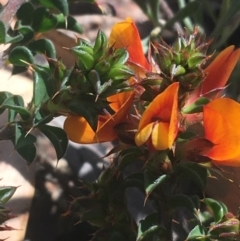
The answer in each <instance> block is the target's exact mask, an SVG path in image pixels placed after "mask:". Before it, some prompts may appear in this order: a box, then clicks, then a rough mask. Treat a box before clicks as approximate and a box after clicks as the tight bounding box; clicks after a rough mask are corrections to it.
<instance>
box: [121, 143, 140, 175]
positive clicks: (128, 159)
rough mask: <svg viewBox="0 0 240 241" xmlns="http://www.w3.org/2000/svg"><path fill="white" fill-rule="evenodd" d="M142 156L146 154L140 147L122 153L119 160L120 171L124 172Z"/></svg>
mask: <svg viewBox="0 0 240 241" xmlns="http://www.w3.org/2000/svg"><path fill="white" fill-rule="evenodd" d="M142 155H144V152H143V150H142V149H139V148H138V147H131V148H128V149H127V150H123V151H121V152H120V155H119V158H118V168H119V170H120V171H123V169H124V168H125V167H127V166H128V165H129V164H131V163H133V162H136V161H139V159H140V157H141V156H142Z"/></svg>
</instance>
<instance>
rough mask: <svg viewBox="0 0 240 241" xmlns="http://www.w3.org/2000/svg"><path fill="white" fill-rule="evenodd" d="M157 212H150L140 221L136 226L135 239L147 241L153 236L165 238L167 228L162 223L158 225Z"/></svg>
mask: <svg viewBox="0 0 240 241" xmlns="http://www.w3.org/2000/svg"><path fill="white" fill-rule="evenodd" d="M158 223H159V214H158V213H152V214H150V215H148V216H147V217H146V218H145V219H144V220H141V221H140V224H139V226H138V235H137V241H148V240H152V238H153V236H157V235H158V237H159V238H160V237H161V238H162V239H163V240H165V239H164V237H165V238H166V235H167V230H166V229H165V227H163V226H162V225H159V224H158Z"/></svg>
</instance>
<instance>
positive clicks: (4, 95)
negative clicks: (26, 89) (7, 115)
mask: <svg viewBox="0 0 240 241" xmlns="http://www.w3.org/2000/svg"><path fill="white" fill-rule="evenodd" d="M12 96H13V94H12V93H10V92H7V91H0V106H1V105H2V103H4V101H5V100H6V99H8V98H10V97H12ZM4 111H5V108H2V107H0V114H2V113H3V112H4Z"/></svg>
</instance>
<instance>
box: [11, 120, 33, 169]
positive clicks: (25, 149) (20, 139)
mask: <svg viewBox="0 0 240 241" xmlns="http://www.w3.org/2000/svg"><path fill="white" fill-rule="evenodd" d="M12 141H13V144H14V146H15V149H16V150H17V152H18V153H19V155H20V156H22V157H23V158H24V159H25V160H26V161H27V162H28V163H29V164H30V163H31V162H32V161H33V160H34V159H35V156H36V153H37V151H36V147H35V145H34V143H35V141H36V137H35V136H33V135H32V134H28V135H27V134H26V132H25V131H23V129H22V127H21V126H20V125H18V124H15V138H14V140H12Z"/></svg>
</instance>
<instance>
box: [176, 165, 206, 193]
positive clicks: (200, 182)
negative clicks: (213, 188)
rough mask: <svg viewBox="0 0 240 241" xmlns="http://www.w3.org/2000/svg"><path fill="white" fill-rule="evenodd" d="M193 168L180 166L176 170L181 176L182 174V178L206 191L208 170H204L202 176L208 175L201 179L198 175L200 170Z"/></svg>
mask: <svg viewBox="0 0 240 241" xmlns="http://www.w3.org/2000/svg"><path fill="white" fill-rule="evenodd" d="M191 167H192V166H189V167H188V166H187V165H184V164H183V165H181V164H180V165H178V166H177V167H176V170H177V171H179V174H181V177H182V178H184V179H187V180H191V181H193V182H194V183H195V184H196V185H197V186H198V188H199V189H200V190H204V188H205V185H206V178H207V174H206V170H205V169H204V168H203V171H205V172H204V173H200V174H206V175H204V176H202V177H201V176H200V175H199V173H198V169H196V170H194V169H193V168H191ZM201 168H202V167H199V169H201Z"/></svg>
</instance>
